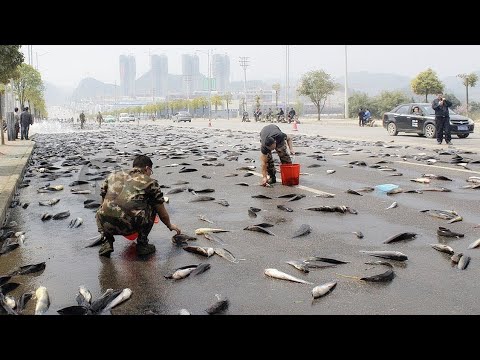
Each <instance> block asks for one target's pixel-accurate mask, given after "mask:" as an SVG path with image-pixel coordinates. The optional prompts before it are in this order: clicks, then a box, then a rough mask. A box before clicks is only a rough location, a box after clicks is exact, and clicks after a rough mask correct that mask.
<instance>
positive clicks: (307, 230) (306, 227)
mask: <svg viewBox="0 0 480 360" xmlns="http://www.w3.org/2000/svg"><path fill="white" fill-rule="evenodd" d="M311 232H312V227H311V226H310V225H307V224H302V225H301V226H300V228H299V229H298V230H297V231H295V233H294V234H293V236H292V239H293V238H296V237H300V236H304V235H308V234H310V233H311Z"/></svg>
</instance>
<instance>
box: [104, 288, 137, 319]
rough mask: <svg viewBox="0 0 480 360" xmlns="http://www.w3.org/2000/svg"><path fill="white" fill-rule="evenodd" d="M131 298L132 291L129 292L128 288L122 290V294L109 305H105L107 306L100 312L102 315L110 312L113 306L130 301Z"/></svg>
mask: <svg viewBox="0 0 480 360" xmlns="http://www.w3.org/2000/svg"><path fill="white" fill-rule="evenodd" d="M131 296H132V290H130V289H129V288H125V289H123V290H122V292H121V293H120V294H118V295H117V297H115V298H114V299H113V300H112V301H111V302H110V303H108V304H107V306H105V308H104V309H103V310H102V313H106V312H108V311H110V309H113V308H114V307H115V306H117V305H119V304H121V303H122V302H124V301H126V300H128V299H130V297H131Z"/></svg>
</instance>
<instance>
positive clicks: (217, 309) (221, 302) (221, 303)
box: [205, 295, 230, 315]
mask: <svg viewBox="0 0 480 360" xmlns="http://www.w3.org/2000/svg"><path fill="white" fill-rule="evenodd" d="M216 296H217V299H218V300H217V301H216V302H215V303H214V304H212V305H211V306H210V307H209V308H208V309H206V310H205V311H206V312H207V313H208V314H209V315H214V314H218V313H221V312H224V311H226V310H227V309H228V306H229V304H230V302H229V300H228V299H226V298H225V299H221V298H220V296H219V295H216Z"/></svg>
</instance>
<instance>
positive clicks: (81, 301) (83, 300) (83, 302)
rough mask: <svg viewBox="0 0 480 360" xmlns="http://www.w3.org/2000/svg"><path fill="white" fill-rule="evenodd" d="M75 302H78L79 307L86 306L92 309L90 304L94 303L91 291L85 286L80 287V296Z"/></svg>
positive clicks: (78, 295)
mask: <svg viewBox="0 0 480 360" xmlns="http://www.w3.org/2000/svg"><path fill="white" fill-rule="evenodd" d="M75 300H76V301H77V304H78V305H79V306H86V307H90V304H91V302H92V294H91V293H90V291H89V290H88V289H87V288H86V287H85V285H80V286H79V287H78V294H77V296H76V297H75Z"/></svg>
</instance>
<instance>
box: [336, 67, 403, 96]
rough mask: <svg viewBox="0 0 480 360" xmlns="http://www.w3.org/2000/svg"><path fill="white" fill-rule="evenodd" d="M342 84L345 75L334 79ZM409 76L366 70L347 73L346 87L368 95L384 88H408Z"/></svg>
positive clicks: (375, 93) (372, 94) (376, 93)
mask: <svg viewBox="0 0 480 360" xmlns="http://www.w3.org/2000/svg"><path fill="white" fill-rule="evenodd" d="M335 80H336V81H337V82H338V83H340V84H341V85H342V86H343V84H344V82H345V77H344V76H340V77H338V78H336V79H335ZM410 81H411V78H409V77H408V76H403V75H396V74H381V73H369V72H367V71H360V72H352V73H348V88H349V89H351V90H355V91H360V92H364V93H366V94H367V95H368V96H375V95H378V94H379V93H380V92H382V91H384V90H389V91H391V90H407V89H410Z"/></svg>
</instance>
